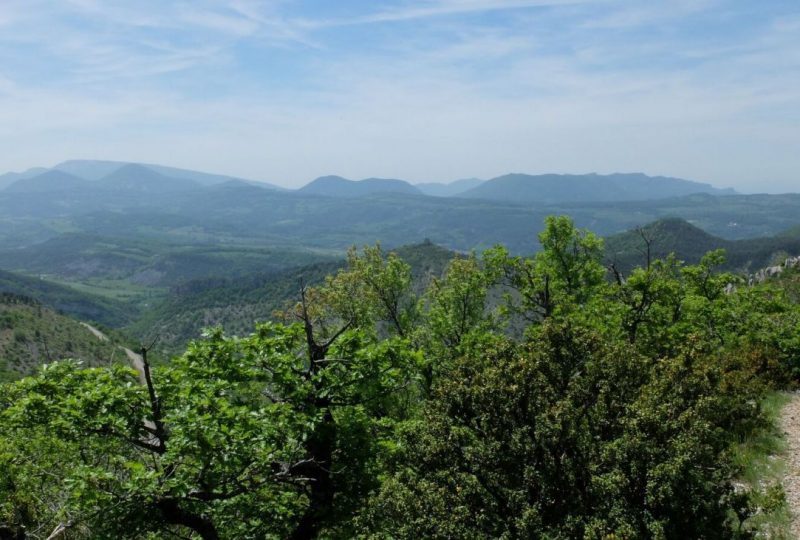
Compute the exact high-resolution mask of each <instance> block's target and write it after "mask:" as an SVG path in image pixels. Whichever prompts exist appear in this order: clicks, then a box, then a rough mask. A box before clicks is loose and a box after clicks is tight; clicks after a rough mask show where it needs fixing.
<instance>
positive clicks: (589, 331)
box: [0, 217, 800, 540]
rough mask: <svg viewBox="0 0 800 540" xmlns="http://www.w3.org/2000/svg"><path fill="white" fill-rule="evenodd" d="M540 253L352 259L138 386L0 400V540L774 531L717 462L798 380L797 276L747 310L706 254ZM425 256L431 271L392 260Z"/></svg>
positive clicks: (566, 228)
mask: <svg viewBox="0 0 800 540" xmlns="http://www.w3.org/2000/svg"><path fill="white" fill-rule="evenodd" d="M538 239H539V242H540V244H541V245H542V250H541V251H539V252H538V253H536V254H535V255H533V256H529V257H520V256H515V255H513V254H512V253H511V252H509V251H508V250H507V249H506V248H504V247H502V246H498V247H495V248H493V249H491V250H488V251H486V252H485V253H483V254H482V255H480V256H477V255H472V256H461V257H456V258H453V259H452V260H451V261H450V262H449V263H448V264H447V265H446V268H445V269H444V271H443V272H439V271H438V266H437V265H438V262H435V263H431V264H428V265H427V266H426V267H425V268H420V267H419V266H418V269H417V271H416V272H415V271H413V270H412V266H411V265H409V264H408V263H407V262H405V261H404V260H403V258H402V256H400V255H398V254H396V253H387V252H385V251H383V250H382V249H381V248H380V247H377V246H376V247H367V248H364V249H363V250H360V251H355V250H354V251H351V252H350V253H349V256H348V260H347V263H346V265H345V266H343V267H341V268H339V269H338V270H337V269H335V268H333V267H331V268H328V269H327V271H328V272H331V273H332V275H331V276H330V277H329V278H328V279H325V280H324V281H320V280H315V281H314V283H299V284H298V285H299V291H298V293H297V296H296V297H295V300H294V301H293V302H290V303H286V304H284V308H283V309H282V313H279V314H277V318H278V321H277V322H267V323H258V324H255V326H254V328H253V331H252V332H251V333H249V334H248V335H246V336H243V337H232V336H230V335H226V334H225V333H224V331H223V330H221V329H220V330H214V331H212V332H210V333H209V334H208V335H207V336H206V337H205V338H204V339H201V340H198V341H195V342H194V343H192V344H190V345H189V346H188V348H187V349H186V351H185V352H184V353H183V354H182V355H181V356H180V357H178V358H175V359H174V360H173V361H172V362H171V363H169V364H167V365H164V366H161V367H157V368H154V367H151V366H150V364H149V363H148V362H147V359H146V358H145V361H144V363H143V364H142V370H143V374H142V375H143V377H144V381H145V382H144V383H140V382H139V381H140V377H139V374H137V373H136V372H135V371H134V370H131V369H129V368H123V367H121V366H103V367H97V368H89V369H87V368H85V367H81V366H78V365H76V364H74V363H70V362H64V363H56V364H54V365H52V366H49V367H48V368H46V369H44V370H42V371H41V372H39V373H38V374H36V375H35V376H32V377H28V378H26V379H23V380H21V381H19V382H16V383H13V384H7V385H3V386H0V530H2V531H3V534H6V535H7V536H9V537H12V538H17V537H26V536H27V535H28V534H30V535H32V537H35V538H39V537H42V538H46V537H47V536H48V535H50V534H51V532H52V533H53V534H55V533H56V532H57V533H59V534H62V533H63V532H64V531H66V532H67V533H68V534H69V537H70V538H167V537H183V538H188V537H192V536H194V537H199V538H203V539H208V540H214V539H220V538H224V539H240V538H376V539H377V538H397V539H409V540H410V539H416V538H442V539H445V538H664V539H667V538H670V539H671V538H675V539H678V538H731V539H743V538H753V537H760V536H763V535H764V534H765V531H772V532H774V531H775V530H776V529H775V528H774V527H775V526H776V525H774V524H775V523H779V520H777V519H776V520H772V518H773V517H774V516H778V515H780V514H781V513H782V512H785V511H786V510H785V503H784V502H782V501H783V500H784V499H783V495H782V491H781V487H780V485H778V484H773V483H759V482H755V483H743V482H741V481H739V476H740V475H741V474H743V467H744V466H745V462H744V461H743V460H742V459H740V458H739V457H737V456H738V455H739V454H738V452H740V450H739V448H740V446H741V445H742V444H744V443H746V442H747V441H750V440H755V439H758V438H759V437H762V436H763V435H764V434H765V433H768V432H769V430H770V429H771V427H770V420H769V418H770V417H769V416H768V415H767V414H766V412H765V410H764V409H762V407H761V404H762V403H763V402H764V397H765V395H766V392H767V391H769V390H771V389H782V388H787V387H790V386H791V385H793V384H795V383H796V382H797V380H798V379H797V378H798V376H799V374H800V369H799V368H800V340H799V339H798V335H800V332H799V331H800V309H799V308H798V305H797V303H796V292H795V291H794V289H793V287H792V286H790V285H789V284H791V283H794V281H793V274H792V273H791V271H787V272H789V273H787V274H786V275H785V276H783V277H782V278H781V280H780V281H776V282H768V283H765V284H759V285H757V286H754V287H749V286H747V285H746V284H745V283H744V282H743V281H742V280H741V279H740V278H737V277H736V276H734V275H733V274H727V273H722V272H720V271H719V268H720V266H721V265H723V264H724V255H723V253H722V252H719V251H714V252H710V253H708V254H706V255H705V256H704V257H703V258H702V259H701V260H700V261H699V262H698V263H697V264H684V263H681V262H680V261H678V260H676V259H675V258H672V257H667V258H665V259H661V258H654V259H652V260H651V261H650V265H649V266H646V267H641V268H637V269H635V270H633V271H631V272H629V273H628V274H627V275H626V276H625V278H624V279H610V280H609V279H607V269H606V268H605V266H604V261H603V258H604V248H603V242H602V240H601V239H600V238H598V237H597V236H595V235H594V234H592V233H590V232H588V231H585V230H581V229H578V228H576V227H575V226H574V224H573V222H572V221H571V220H570V219H569V218H566V217H552V218H548V219H547V222H546V227H545V230H544V231H543V232H542V233H541V234H540V235H539V238H538ZM431 251H434V255H435V257H434V260H435V261H439V260H440V259H441V258H443V256H444V252H442V251H439V250H436V248H433V247H432V246H430V245H424V246H422V247H421V251H420V248H416V249H414V250H412V251H411V252H409V253H408V255H409V257H410V258H413V257H414V256H415V254H416V257H417V258H418V260H421V261H429V260H431V258H430V256H429V253H430V252H431ZM320 270H323V268H320ZM426 273H427V274H428V275H430V279H427V280H425V281H423V282H420V281H419V279H418V278H419V276H420V275H422V274H426ZM437 274H438V275H437ZM415 276H416V277H415ZM309 277H310V276H309ZM309 281H311V280H309ZM730 284H734V285H736V287H734V288H731V287H729V285H730ZM494 290H499V291H501V292H504V293H506V294H500V295H499V296H495V297H493V294H492V291H494ZM520 329H521V331H519V330H520ZM42 501H47V503H46V504H43V503H42ZM771 520H772V521H771ZM770 527H772V528H770ZM6 531H7V532H6ZM36 531H38V532H36ZM770 534H771V533H770ZM34 535H38V536H34Z"/></svg>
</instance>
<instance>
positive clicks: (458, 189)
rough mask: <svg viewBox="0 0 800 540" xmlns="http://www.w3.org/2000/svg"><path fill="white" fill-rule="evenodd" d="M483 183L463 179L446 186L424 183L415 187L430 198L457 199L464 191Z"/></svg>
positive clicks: (473, 179)
mask: <svg viewBox="0 0 800 540" xmlns="http://www.w3.org/2000/svg"><path fill="white" fill-rule="evenodd" d="M484 182H485V180H481V179H480V178H464V179H461V180H454V181H453V182H449V183H447V184H442V183H438V182H425V183H422V184H415V187H416V188H417V189H419V190H420V191H422V192H423V193H424V194H425V195H430V196H432V197H458V196H460V195H461V194H462V193H464V192H465V191H467V190H470V189H472V188H476V187H478V186H479V185H481V184H483V183H484Z"/></svg>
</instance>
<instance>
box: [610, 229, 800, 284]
mask: <svg viewBox="0 0 800 540" xmlns="http://www.w3.org/2000/svg"><path fill="white" fill-rule="evenodd" d="M605 246H606V258H607V260H608V261H609V262H614V263H615V264H616V265H617V267H618V268H619V269H620V270H622V271H624V272H628V271H630V270H631V269H633V268H635V267H636V266H640V265H643V264H646V260H647V253H648V248H649V252H650V257H651V258H652V259H657V258H664V257H666V256H667V255H669V254H670V253H674V254H675V256H676V257H678V258H679V259H681V260H683V261H686V262H687V263H690V264H695V263H697V262H699V261H700V259H701V258H702V257H703V255H705V254H706V253H707V252H709V251H712V250H715V249H724V250H725V263H724V264H723V265H722V266H723V268H724V269H726V270H731V271H738V272H753V271H755V270H757V269H760V268H763V267H765V266H769V265H770V264H772V263H775V262H779V261H778V259H779V258H780V257H781V256H783V257H785V256H786V255H792V256H794V255H797V254H800V234H798V232H797V231H792V230H789V231H786V232H784V233H781V234H778V235H775V236H767V237H763V238H747V239H742V240H726V239H724V238H720V237H717V236H714V235H712V234H709V233H707V232H705V231H704V230H702V229H700V228H699V227H697V226H695V225H692V224H691V223H689V222H688V221H686V220H683V219H680V218H667V219H662V220H659V221H655V222H653V223H650V224H647V225H644V226H642V227H639V228H637V229H634V230H631V231H627V232H624V233H620V234H616V235H612V236H609V237H607V238H606V239H605Z"/></svg>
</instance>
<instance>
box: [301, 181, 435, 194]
mask: <svg viewBox="0 0 800 540" xmlns="http://www.w3.org/2000/svg"><path fill="white" fill-rule="evenodd" d="M297 191H298V192H299V193H303V194H309V195H324V196H326V197H344V198H350V197H362V196H364V195H371V194H373V193H403V194H406V195H423V192H422V191H421V190H419V189H418V188H416V187H415V186H413V185H411V184H410V183H408V182H406V181H405V180H395V179H388V178H365V179H364V180H349V179H347V178H342V177H341V176H320V177H319V178H317V179H315V180H312V181H311V182H309V183H308V184H306V185H305V186H303V187H301V188H300V189H298V190H297Z"/></svg>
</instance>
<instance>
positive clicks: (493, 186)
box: [0, 160, 735, 203]
mask: <svg viewBox="0 0 800 540" xmlns="http://www.w3.org/2000/svg"><path fill="white" fill-rule="evenodd" d="M231 183H233V184H249V185H254V186H257V187H265V188H271V189H277V190H280V189H284V188H280V187H278V186H276V185H274V184H269V183H266V182H256V181H252V180H245V179H242V178H236V177H232V176H224V175H218V174H209V173H204V172H200V171H192V170H188V169H179V168H175V167H165V166H162V165H152V164H142V163H123V162H115V161H89V160H71V161H65V162H63V163H59V164H58V165H56V166H54V167H52V168H50V169H47V168H44V167H35V168H32V169H29V170H27V171H24V172H21V173H15V172H11V173H6V174H3V175H0V190H7V191H10V192H34V191H35V192H45V191H47V190H54V191H69V190H74V189H86V188H90V189H97V188H98V187H103V188H111V189H122V190H126V191H150V192H152V191H183V190H189V189H192V188H198V187H202V186H206V187H207V186H215V185H222V184H231ZM296 191H297V192H298V193H302V194H310V195H322V196H328V197H340V198H353V197H360V196H364V195H371V194H375V193H398V194H406V195H429V196H438V197H466V198H475V199H487V200H501V201H513V202H539V203H557V202H570V201H573V202H593V201H628V200H654V199H662V198H669V197H680V196H684V195H690V194H694V193H709V194H714V195H730V194H734V193H735V191H733V190H732V189H719V188H716V187H714V186H711V185H710V184H704V183H700V182H693V181H690V180H683V179H679V178H670V177H663V176H657V177H651V176H647V175H645V174H642V173H629V174H623V173H615V174H609V175H599V174H594V173H592V174H582V175H576V174H541V175H529V174H520V173H513V174H507V175H503V176H499V177H497V178H492V179H489V180H480V179H478V178H469V179H463V180H456V181H453V182H450V183H443V182H442V183H437V182H427V183H421V184H417V185H414V184H411V183H410V182H407V181H405V180H399V179H387V178H366V179H363V180H357V181H356V180H350V179H347V178H343V177H341V176H335V175H330V176H322V177H319V178H317V179H315V180H312V181H311V182H309V183H308V184H306V185H305V186H303V187H301V188H299V189H297V190H296Z"/></svg>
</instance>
